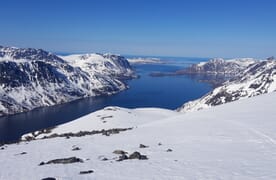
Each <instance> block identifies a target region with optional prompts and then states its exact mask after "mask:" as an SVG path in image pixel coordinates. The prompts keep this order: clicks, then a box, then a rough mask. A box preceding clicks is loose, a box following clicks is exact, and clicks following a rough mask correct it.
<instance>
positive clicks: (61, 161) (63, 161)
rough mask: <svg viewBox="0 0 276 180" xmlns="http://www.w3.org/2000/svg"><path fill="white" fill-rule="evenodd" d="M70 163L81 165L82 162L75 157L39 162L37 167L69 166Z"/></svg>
mask: <svg viewBox="0 0 276 180" xmlns="http://www.w3.org/2000/svg"><path fill="white" fill-rule="evenodd" d="M71 163H83V160H82V159H80V158H77V157H69V158H61V159H54V160H50V161H48V162H41V163H40V164H39V166H42V165H46V164H71Z"/></svg>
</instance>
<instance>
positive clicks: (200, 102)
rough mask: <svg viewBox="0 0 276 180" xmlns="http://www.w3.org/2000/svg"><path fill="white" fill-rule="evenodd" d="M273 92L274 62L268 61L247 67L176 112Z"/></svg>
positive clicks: (275, 82)
mask: <svg viewBox="0 0 276 180" xmlns="http://www.w3.org/2000/svg"><path fill="white" fill-rule="evenodd" d="M273 91H276V60H275V59H270V60H265V61H260V62H257V63H254V64H251V65H249V67H248V68H246V69H245V70H243V72H241V73H240V74H238V75H237V76H236V77H235V78H233V79H231V80H230V81H227V82H225V83H224V84H223V85H222V86H220V87H217V88H215V89H214V90H213V91H211V92H210V93H208V94H206V95H205V96H203V97H202V98H200V99H197V100H195V101H191V102H188V103H186V104H184V105H183V106H182V107H181V108H179V109H178V110H179V111H181V112H188V111H197V110H200V109H203V108H208V107H210V106H216V105H219V104H224V103H227V102H231V101H236V100H239V99H245V98H249V97H253V96H256V95H260V94H264V93H269V92H273Z"/></svg>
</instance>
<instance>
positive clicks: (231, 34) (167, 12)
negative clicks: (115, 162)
mask: <svg viewBox="0 0 276 180" xmlns="http://www.w3.org/2000/svg"><path fill="white" fill-rule="evenodd" d="M0 16H1V20H0V44H1V45H5V46H18V47H35V48H43V49H46V50H49V51H54V52H72V53H74V52H113V53H120V54H133V55H167V56H193V57H267V56H271V55H276V0H74V1H73V0H3V1H1V5H0Z"/></svg>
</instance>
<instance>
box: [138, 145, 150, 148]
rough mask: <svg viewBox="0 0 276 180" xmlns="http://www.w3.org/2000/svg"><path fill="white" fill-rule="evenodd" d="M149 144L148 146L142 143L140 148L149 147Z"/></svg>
mask: <svg viewBox="0 0 276 180" xmlns="http://www.w3.org/2000/svg"><path fill="white" fill-rule="evenodd" d="M148 147H149V146H146V145H144V144H140V145H139V148H148Z"/></svg>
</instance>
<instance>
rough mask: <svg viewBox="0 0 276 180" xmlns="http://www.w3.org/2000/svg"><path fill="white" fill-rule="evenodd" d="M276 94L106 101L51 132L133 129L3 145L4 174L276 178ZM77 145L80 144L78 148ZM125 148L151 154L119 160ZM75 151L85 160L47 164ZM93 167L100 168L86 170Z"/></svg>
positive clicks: (22, 176) (1, 174)
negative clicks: (186, 104)
mask: <svg viewBox="0 0 276 180" xmlns="http://www.w3.org/2000/svg"><path fill="white" fill-rule="evenodd" d="M275 99H276V93H269V94H266V95H260V96H257V97H253V98H249V99H244V100H239V101H235V102H232V103H228V104H224V105H220V106H217V107H213V108H210V109H205V110H201V111H198V112H193V113H186V114H182V113H177V112H174V111H169V110H163V109H156V108H150V109H123V108H118V107H109V108H105V109H103V110H100V111H97V112H95V113H92V114H89V115H87V116H85V117H82V118H80V119H78V120H76V121H73V122H70V123H68V124H65V125H61V126H59V127H57V128H56V129H53V130H52V132H51V133H59V134H60V133H65V132H78V131H79V130H93V129H102V128H104V129H110V128H127V127H133V129H132V130H127V131H124V132H120V133H119V134H113V135H110V136H104V135H101V134H98V135H97V134H96V135H88V136H82V137H71V138H69V139H67V138H64V137H58V138H51V139H44V140H33V141H30V142H21V143H19V144H12V145H5V146H3V147H2V149H3V150H0V164H1V168H0V179H3V180H7V179H42V178H46V177H55V178H57V179H108V180H110V179H114V180H115V179H116V180H117V179H123V180H124V179H125V180H129V179H137V180H138V179H158V180H159V179H166V180H167V179H204V180H205V179H243V180H244V179H276V171H275V168H276V111H275V107H276V101H275ZM45 135H47V134H45ZM48 135H49V134H48ZM42 136H43V135H40V136H38V137H37V138H40V137H42ZM159 143H160V144H159ZM139 144H144V145H147V146H149V147H148V148H139ZM74 147H79V148H80V150H78V151H72V149H73V148H74ZM117 149H120V150H124V151H127V152H128V153H129V154H130V153H132V152H134V151H139V152H140V153H141V154H144V155H146V156H147V157H148V158H149V159H148V160H137V159H133V160H124V161H120V162H119V161H116V159H117V158H118V155H116V154H113V153H112V152H113V151H114V150H117ZM168 149H171V150H172V151H171V152H167V150H168ZM22 152H26V153H22ZM20 153H22V154H20ZM73 156H75V157H78V158H81V159H83V161H84V162H83V163H73V164H48V165H43V166H39V163H40V162H42V161H44V162H47V161H49V160H53V159H59V158H68V157H73ZM103 158H107V159H108V160H106V161H103ZM87 170H93V171H94V172H93V173H90V174H83V175H80V174H79V172H80V171H87Z"/></svg>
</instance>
